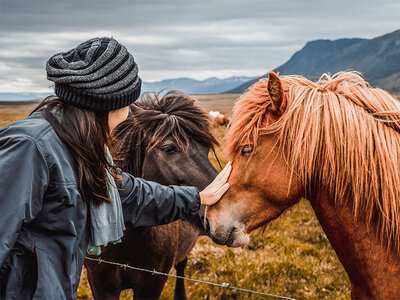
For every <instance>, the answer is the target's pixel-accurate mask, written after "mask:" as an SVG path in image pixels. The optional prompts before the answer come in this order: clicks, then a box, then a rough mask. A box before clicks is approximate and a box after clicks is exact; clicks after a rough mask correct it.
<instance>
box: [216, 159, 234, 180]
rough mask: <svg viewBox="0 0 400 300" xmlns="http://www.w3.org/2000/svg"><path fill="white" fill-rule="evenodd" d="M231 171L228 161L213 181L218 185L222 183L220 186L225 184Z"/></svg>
mask: <svg viewBox="0 0 400 300" xmlns="http://www.w3.org/2000/svg"><path fill="white" fill-rule="evenodd" d="M231 170H232V164H231V162H230V161H229V162H228V163H227V164H226V166H225V168H224V169H223V170H222V171H221V172H220V173H219V174H218V175H217V177H215V179H214V181H215V182H218V183H220V182H222V184H223V183H225V182H226V181H227V180H228V177H229V174H230V173H231Z"/></svg>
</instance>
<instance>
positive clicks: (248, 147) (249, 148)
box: [240, 145, 254, 155]
mask: <svg viewBox="0 0 400 300" xmlns="http://www.w3.org/2000/svg"><path fill="white" fill-rule="evenodd" d="M253 150H254V146H253V145H244V146H243V147H242V150H241V151H240V153H241V154H242V155H246V154H250V153H251V152H253Z"/></svg>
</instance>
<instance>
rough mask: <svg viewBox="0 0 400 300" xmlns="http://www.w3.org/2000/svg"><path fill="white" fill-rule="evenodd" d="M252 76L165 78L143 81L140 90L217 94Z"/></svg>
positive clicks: (246, 80)
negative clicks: (172, 90) (197, 78)
mask: <svg viewBox="0 0 400 300" xmlns="http://www.w3.org/2000/svg"><path fill="white" fill-rule="evenodd" d="M251 79H253V78H252V77H230V78H226V79H219V78H215V77H212V78H208V79H206V80H201V81H200V80H194V79H191V78H176V79H166V80H162V81H157V82H143V86H142V92H159V91H160V90H164V89H165V90H171V89H174V90H179V91H182V92H184V93H187V94H219V93H222V92H224V91H227V90H230V89H233V88H235V87H237V86H239V85H241V84H243V83H245V82H248V81H249V80H251Z"/></svg>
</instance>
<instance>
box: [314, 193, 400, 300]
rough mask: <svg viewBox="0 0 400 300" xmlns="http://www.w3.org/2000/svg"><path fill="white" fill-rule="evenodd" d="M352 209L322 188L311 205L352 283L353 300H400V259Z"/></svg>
mask: <svg viewBox="0 0 400 300" xmlns="http://www.w3.org/2000/svg"><path fill="white" fill-rule="evenodd" d="M347 203H349V205H348V206H341V207H339V205H337V206H334V202H333V200H332V199H330V197H329V196H328V193H326V192H324V191H323V190H322V189H321V190H320V191H317V192H316V193H315V195H314V196H313V197H312V201H311V204H312V206H313V208H314V211H315V214H316V216H317V218H318V220H319V222H320V224H321V226H322V228H323V230H324V231H325V233H326V235H327V237H328V239H329V241H330V242H331V244H332V247H333V248H334V250H335V251H336V254H337V256H338V258H339V260H340V262H341V263H342V264H343V266H344V268H345V270H346V272H347V274H348V275H349V278H350V281H351V284H352V298H353V299H400V284H399V279H400V258H399V256H398V255H397V254H395V252H394V251H388V250H387V249H386V248H385V247H384V246H382V245H381V243H380V242H379V240H378V239H377V238H376V233H375V230H374V227H373V226H370V227H369V228H367V226H366V224H365V223H364V222H362V221H361V220H355V219H354V214H353V213H352V209H351V201H347Z"/></svg>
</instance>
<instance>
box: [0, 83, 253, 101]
mask: <svg viewBox="0 0 400 300" xmlns="http://www.w3.org/2000/svg"><path fill="white" fill-rule="evenodd" d="M251 79H253V77H230V78H226V79H219V78H215V77H213V78H208V79H206V80H201V81H200V80H194V79H191V78H176V79H166V80H162V81H157V82H143V85H142V93H143V92H159V91H161V90H179V91H182V92H184V93H187V94H197V95H202V94H220V93H222V92H224V91H226V90H230V89H233V88H234V87H237V86H238V85H241V84H243V83H245V82H248V81H249V80H251ZM50 94H53V93H52V92H49V93H44V94H40V93H24V94H22V93H21V94H18V93H0V101H3V102H4V101H13V102H15V101H31V100H43V99H44V98H46V96H48V95H50Z"/></svg>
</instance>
